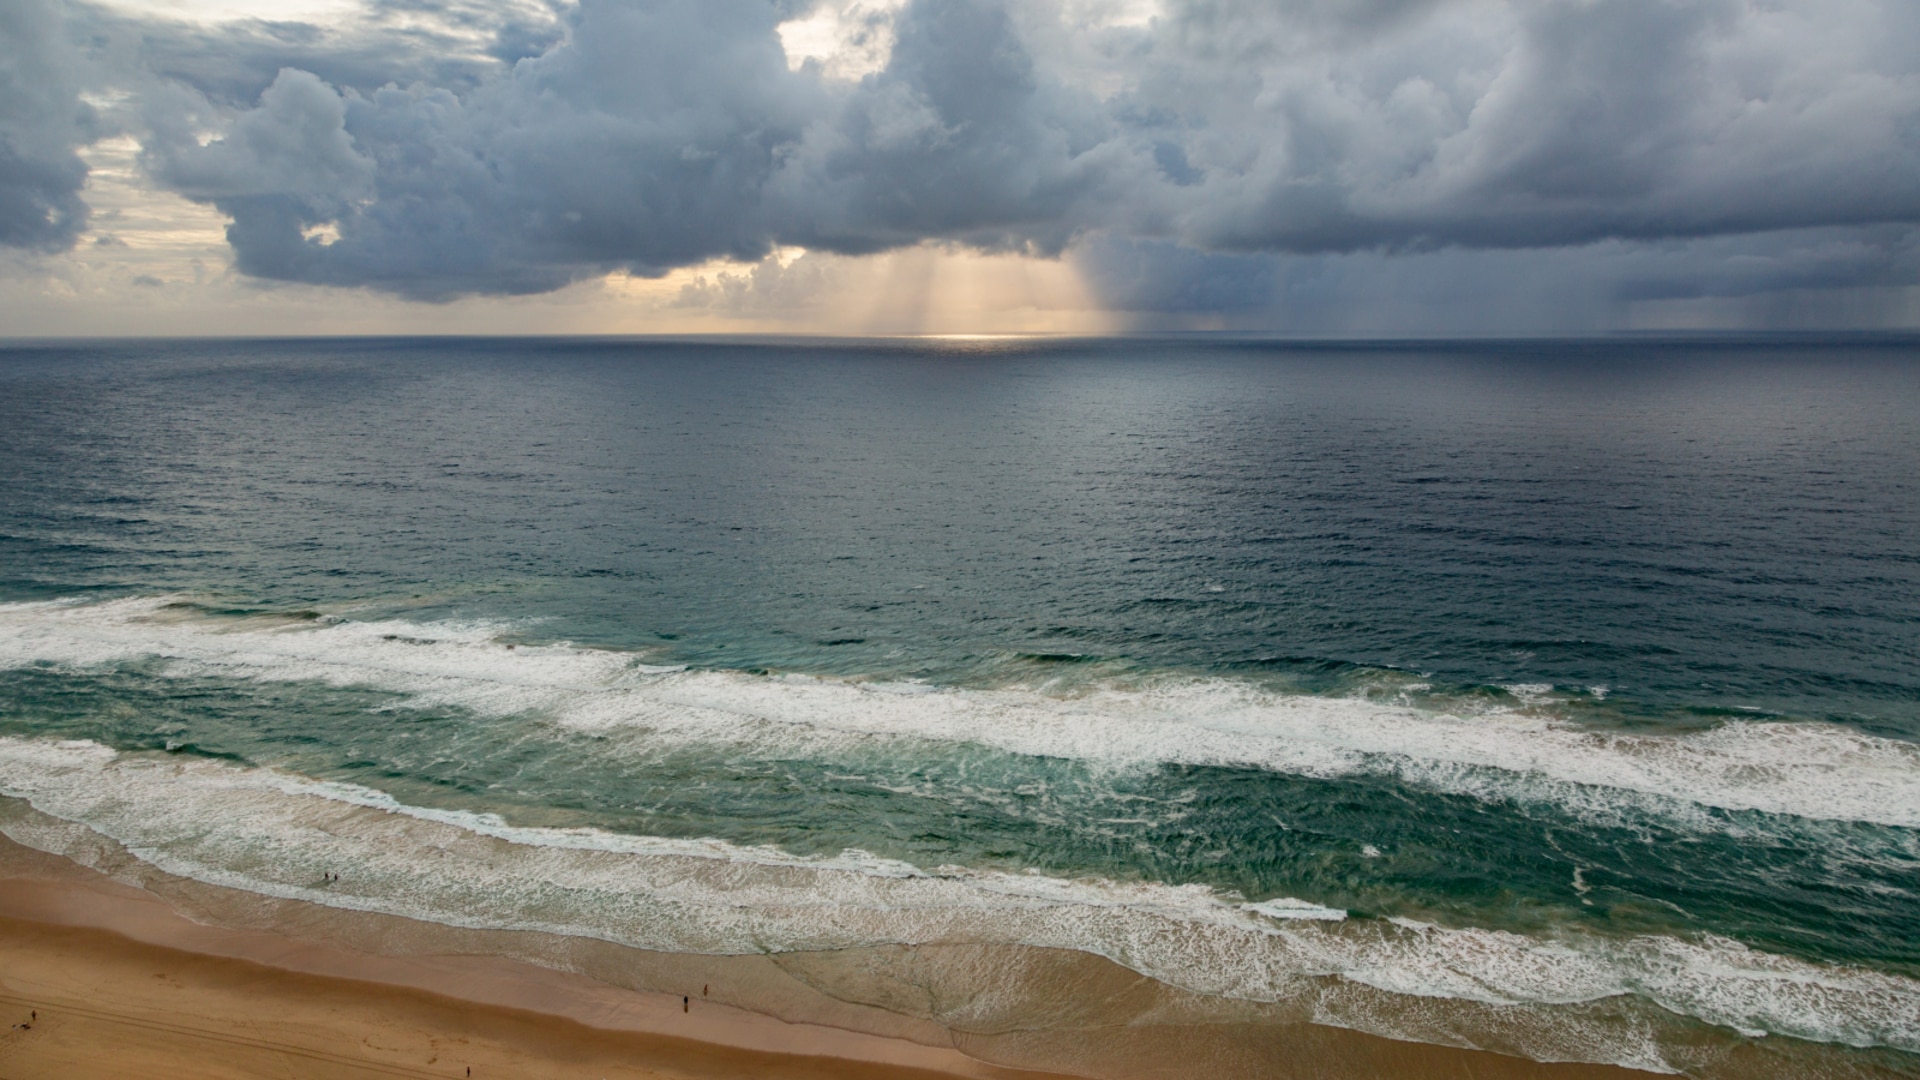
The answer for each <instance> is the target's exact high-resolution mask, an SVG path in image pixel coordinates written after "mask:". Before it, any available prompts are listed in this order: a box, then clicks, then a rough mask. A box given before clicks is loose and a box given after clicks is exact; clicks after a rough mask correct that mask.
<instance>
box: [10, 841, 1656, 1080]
mask: <svg viewBox="0 0 1920 1080" xmlns="http://www.w3.org/2000/svg"><path fill="white" fill-rule="evenodd" d="M221 891H225V890H221ZM272 906H273V907H274V908H275V912H274V914H275V916H276V918H275V920H274V921H276V922H278V923H279V924H280V926H278V927H276V928H274V929H262V928H237V927H233V926H216V925H208V924H206V923H203V922H197V921H194V920H192V919H189V918H188V917H186V916H185V915H182V914H181V913H180V912H179V911H177V910H176V909H175V906H173V904H170V903H169V902H168V900H167V899H166V898H163V897H162V896H160V895H156V893H155V892H153V891H150V890H148V889H142V888H138V887H136V886H134V885H131V884H127V883H125V882H123V881H117V880H113V879H111V878H109V877H107V876H106V875H104V874H102V873H100V872H98V871H96V870H92V869H89V868H87V867H84V866H81V865H80V864H77V863H74V862H71V861H69V860H67V859H65V858H63V857H60V856H56V855H51V854H48V853H45V852H41V851H39V850H37V849H33V848H29V847H25V846H23V845H20V844H17V843H15V842H13V841H11V840H8V839H5V838H4V837H0V972H4V974H0V1009H7V1010H11V1011H18V1012H21V1013H22V1014H23V1015H22V1016H20V1017H14V1018H10V1019H9V1020H8V1024H9V1029H8V1030H6V1031H4V1032H0V1075H5V1076H6V1077H7V1078H8V1080H24V1078H26V1077H29V1076H42V1075H45V1076H55V1075H73V1074H75V1073H79V1074H112V1075H127V1076H136V1075H156V1076H158V1075H168V1074H169V1072H174V1073H177V1071H178V1070H179V1069H180V1068H182V1067H183V1066H184V1065H185V1063H186V1062H189V1061H190V1062H192V1069H193V1070H194V1071H195V1072H196V1073H197V1074H199V1075H206V1076H228V1075H231V1076H251V1075H263V1072H262V1069H263V1068H264V1066H262V1064H261V1063H262V1062H267V1061H287V1060H293V1059H298V1060H299V1061H301V1062H302V1064H301V1066H300V1069H299V1072H300V1074H301V1075H314V1076H341V1077H349V1076H363V1075H408V1076H411V1075H418V1076H441V1075H448V1076H461V1075H463V1074H462V1072H461V1069H464V1068H466V1067H469V1066H471V1067H473V1068H475V1073H474V1075H476V1076H500V1075H515V1076H555V1077H558V1076H586V1075H588V1074H589V1073H592V1074H593V1075H595V1076H604V1077H609V1078H610V1077H614V1076H630V1077H654V1076H686V1077H697V1076H715V1077H718V1076H742V1075H753V1076H769V1077H786V1076H792V1077H824V1076H842V1077H849V1078H855V1080H860V1078H866V1077H880V1076H897V1077H902V1078H911V1080H934V1078H937V1077H964V1078H970V1080H1015V1078H1026V1080H1058V1078H1064V1077H1068V1076H1097V1077H1116V1078H1122V1077H1128V1078H1130V1077H1136V1076H1137V1077H1149V1076H1175V1075H1183V1073H1182V1071H1181V1069H1180V1064H1181V1063H1182V1062H1185V1063H1187V1064H1188V1065H1191V1064H1192V1063H1194V1062H1196V1061H1199V1060H1201V1058H1197V1057H1194V1056H1193V1055H1194V1054H1196V1053H1199V1054H1202V1055H1204V1057H1205V1058H1209V1059H1211V1061H1210V1062H1209V1067H1210V1068H1211V1067H1213V1066H1214V1065H1224V1066H1226V1068H1227V1069H1228V1070H1229V1072H1243V1073H1244V1074H1246V1075H1264V1076H1298V1077H1315V1078H1326V1080H1343V1078H1348V1077H1352V1078H1360V1077H1389V1076H1391V1077H1413V1078H1430V1077H1431V1078H1439V1077H1448V1078H1452V1077H1460V1078H1465V1077H1474V1078H1479V1080H1493V1078H1513V1080H1521V1078H1530V1077H1541V1078H1553V1080H1626V1078H1630V1077H1635V1076H1647V1075H1652V1074H1648V1073H1642V1072H1637V1071H1633V1070H1628V1069H1624V1068H1620V1067H1617V1066H1605V1065H1586V1064H1542V1063H1538V1062H1533V1061H1529V1060H1526V1059H1522V1058H1515V1057H1508V1056H1504V1055H1500V1054H1495V1053H1491V1052H1487V1051H1479V1050H1466V1049H1458V1048H1454V1047H1446V1046H1438V1045H1432V1044H1425V1043H1413V1042H1399V1041H1396V1040H1392V1039H1387V1038H1383V1037H1380V1036H1374V1035H1367V1034H1363V1033H1359V1032H1353V1031H1349V1030H1346V1029H1341V1028H1333V1027H1327V1026H1324V1025H1319V1024H1311V1023H1304V1022H1303V1023H1295V1024H1287V1025H1284V1026H1282V1027H1278V1028H1276V1027H1274V1026H1272V1025H1265V1026H1263V1027H1261V1028H1260V1029H1259V1030H1258V1031H1257V1032H1254V1031H1249V1030H1238V1029H1236V1028H1235V1025H1232V1024H1217V1023H1216V1024H1206V1023H1196V1022H1193V1021H1194V1020H1195V1019H1197V1018H1194V1017H1188V1018H1187V1021H1188V1022H1186V1023H1184V1024H1183V1023H1182V1022H1181V1018H1180V1017H1179V1016H1178V1015H1177V1012H1178V1010H1166V1009H1159V1010H1150V1011H1157V1012H1160V1013H1163V1014H1166V1015H1162V1016H1161V1017H1160V1018H1159V1022H1157V1023H1156V1022H1151V1019H1152V1018H1150V1017H1145V1016H1143V1017H1142V1019H1144V1020H1148V1021H1149V1022H1147V1023H1137V1022H1136V1023H1133V1024H1126V1025H1121V1026H1118V1027H1113V1028H1100V1027H1094V1028H1089V1029H1086V1030H1085V1031H1084V1032H1082V1033H1081V1036H1082V1040H1083V1042H1085V1043H1086V1045H1084V1046H1081V1047H1079V1051H1080V1053H1081V1055H1082V1060H1083V1064H1084V1065H1085V1066H1086V1067H1082V1068H1070V1069H1063V1070H1057V1071H1048V1070H1045V1069H1032V1068H1027V1067H1025V1066H1024V1065H1022V1066H1019V1067H1010V1066H1007V1065H1001V1064H995V1063H992V1062H990V1061H988V1060H983V1056H982V1054H981V1053H980V1051H983V1050H984V1051H986V1052H987V1053H996V1052H997V1053H999V1054H1000V1056H1006V1053H1007V1051H1008V1049H1009V1048H1010V1047H1011V1048H1014V1049H1026V1050H1028V1051H1030V1052H1031V1053H1032V1056H1037V1057H1054V1058H1060V1057H1062V1056H1063V1051H1062V1048H1060V1047H1050V1046H1039V1045H1035V1046H1024V1045H1023V1044H1024V1043H1025V1042H1028V1041H1031V1039H1032V1036H1033V1034H1034V1033H1031V1032H1025V1033H1023V1032H1013V1033H1000V1034H998V1035H996V1036H992V1037H988V1038H985V1039H984V1040H983V1039H982V1038H981V1037H980V1036H978V1035H975V1034H969V1033H966V1032H960V1031H954V1030H951V1029H948V1028H946V1027H943V1026H942V1025H940V1024H938V1023H935V1022H933V1021H930V1020H921V1019H916V1018H914V1017H911V1016H905V1015H901V1014H899V1013H897V1012H890V1011H887V1010H883V1009H879V1008H875V1007H873V1006H870V1005H862V1004H859V1003H857V1002H854V1001H848V1000H845V999H839V998H833V997H828V996H827V995H824V994H822V993H821V992H820V991H819V990H818V989H815V988H814V987H813V986H810V985H808V984H807V983H805V982H802V981H800V980H799V979H797V978H794V977H793V976H792V975H791V974H790V973H788V972H786V971H785V970H784V969H783V968H781V967H780V966H779V964H778V963H776V961H775V959H774V958H770V957H765V956H751V957H708V956H671V957H667V958H666V959H667V960H668V963H667V964H666V965H665V966H666V967H669V968H671V967H676V966H677V967H679V968H681V970H682V974H684V975H685V976H686V977H687V978H688V979H689V980H691V979H692V978H695V977H698V976H700V975H703V974H704V975H705V976H706V978H707V980H708V981H707V982H705V983H702V984H701V985H692V984H691V982H690V981H689V985H688V986H687V987H686V990H687V993H686V995H685V996H686V997H687V998H688V999H689V1000H688V1001H687V1002H686V1004H685V1005H684V1006H683V1003H682V1001H681V999H680V997H681V996H680V995H675V994H669V993H665V992H660V991H657V990H655V991H646V990H640V989H632V988H627V987H622V986H618V985H614V984H611V983H608V982H604V981H601V980H599V979H595V978H592V977H590V976H588V975H584V974H578V973H574V972H570V971H564V970H555V969H554V968H550V967H546V966H542V965H540V964H535V963H530V962H527V961H525V960H521V959H515V958H514V957H511V956H504V955H489V954H487V953H484V952H475V951H471V949H469V950H468V951H461V949H460V947H459V946H461V945H467V946H471V945H473V944H474V943H475V942H474V941H473V940H471V939H470V940H469V941H466V942H456V941H441V942H437V943H436V942H433V941H431V940H430V939H431V938H433V937H435V936H440V935H436V934H435V933H434V932H433V931H434V929H435V928H431V927H419V926H417V925H416V926H414V927H411V928H408V927H394V926H387V927H373V928H372V929H373V930H375V931H376V937H384V940H385V941H386V943H387V944H388V945H395V944H398V945H400V946H401V949H400V950H396V951H395V952H386V951H368V950H366V949H363V948H353V947H347V946H343V945H342V944H340V943H339V942H337V941H329V940H326V938H327V937H328V936H329V935H328V934H326V933H325V932H324V930H325V926H326V924H328V923H330V922H331V921H332V920H333V919H334V917H335V916H336V915H337V914H338V913H335V912H332V911H330V910H328V911H311V910H307V911H302V910H301V909H311V908H313V907H314V905H309V904H304V903H301V902H298V901H273V902H272ZM303 917H304V918H306V919H307V920H309V922H308V925H309V927H310V928H314V929H319V930H321V931H322V932H321V933H316V934H313V935H305V934H299V933H290V932H288V930H289V929H290V928H291V927H290V925H289V924H290V923H292V924H297V923H298V922H299V920H301V919H302V918H303ZM373 920H374V921H384V922H392V923H407V922H410V920H402V919H397V918H395V917H390V916H379V917H373ZM356 921H361V922H366V921H368V920H366V919H357V920H356ZM409 929H412V930H425V931H427V936H428V938H429V940H428V941H425V942H412V943H409V942H407V941H406V940H405V938H404V936H395V932H396V931H398V932H400V933H401V934H402V935H404V933H405V932H406V931H408V930H409ZM382 932H384V934H382ZM467 933H468V934H473V933H478V932H467ZM456 936H457V935H456ZM423 944H424V945H426V946H428V947H426V948H425V949H422V948H420V946H421V945H423ZM436 945H441V946H444V945H453V946H454V948H452V949H444V948H436V947H435V946H436ZM628 951H632V950H628ZM1075 963H1076V964H1077V965H1078V967H1077V969H1076V970H1078V971H1080V972H1085V971H1089V970H1095V969H1098V968H1099V967H1100V966H1102V965H1105V966H1107V967H1113V965H1106V963H1105V962H1104V961H1098V960H1097V958H1084V959H1078V960H1076V961H1075ZM660 974H661V972H657V971H656V972H654V973H652V975H653V976H654V977H655V978H656V979H657V978H658V976H659V975H660ZM1137 978H1138V977H1135V979H1137ZM1125 981H1126V980H1123V982H1125ZM742 982H745V983H748V984H751V986H750V988H749V989H747V990H746V991H744V992H743V989H742V985H741V983H742ZM716 983H717V984H720V985H718V986H716V985H715V984H716ZM1073 988H1074V989H1075V990H1076V991H1078V990H1081V989H1084V990H1085V992H1086V993H1087V995H1088V997H1089V999H1090V1000H1089V1001H1088V1002H1087V1003H1086V1004H1087V1005H1088V1006H1089V1007H1090V1008H1094V1009H1097V1008H1099V1007H1100V1006H1101V1005H1103V1004H1105V1003H1106V1001H1107V999H1110V998H1111V997H1112V996H1113V993H1114V988H1113V986H1110V985H1106V984H1104V983H1103V981H1102V980H1101V979H1099V978H1094V979H1092V980H1090V981H1086V982H1084V983H1076V984H1075V985H1074V987H1073ZM703 989H706V990H707V991H708V996H706V997H704V998H703V997H702V996H701V992H702V990H703ZM716 990H717V991H719V992H720V993H719V994H715V993H713V991H716ZM1127 992H1137V990H1136V989H1134V988H1131V987H1128V988H1127ZM742 996H746V997H749V998H753V999H755V1000H757V1001H759V1002H762V1003H764V1002H765V1001H767V1000H769V999H770V998H774V997H777V998H780V999H782V1000H781V1005H782V1010H781V1011H783V1012H785V1013H787V1014H788V1015H787V1017H786V1018H783V1017H780V1016H775V1015H770V1014H769V1013H768V1012H764V1011H759V1010H755V1009H752V1008H746V1007H742V1006H741V1005H739V1004H734V1003H730V1002H729V1001H728V1000H716V998H717V997H719V998H731V999H732V1000H734V1001H738V1000H739V999H740V998H741V997H742ZM1121 996H1125V993H1124V992H1123V993H1122V995H1121ZM809 997H813V998H818V999H819V1000H808V999H809ZM36 1003H40V1004H36ZM35 1008H38V1009H39V1010H40V1011H41V1012H42V1014H43V1022H42V1023H41V1024H40V1025H39V1026H38V1027H37V1028H32V1029H27V1030H21V1029H15V1028H12V1027H11V1025H13V1024H16V1023H20V1022H23V1021H25V1020H26V1015H25V1014H26V1012H27V1011H28V1010H30V1009H35ZM808 1013H811V1014H813V1015H814V1016H816V1017H819V1018H831V1019H832V1020H834V1021H838V1022H837V1023H822V1022H818V1021H817V1020H816V1021H813V1022H808V1021H799V1022H796V1021H795V1020H794V1019H792V1016H794V1015H796V1014H800V1015H804V1014H808ZM1040 1041H1041V1042H1046V1041H1047V1040H1046V1039H1044V1038H1042V1039H1041V1040H1040ZM1055 1041H1059V1040H1055ZM1143 1048H1159V1049H1163V1050H1164V1051H1165V1053H1152V1052H1149V1053H1146V1054H1145V1055H1144V1056H1142V1054H1141V1053H1140V1050H1142V1049H1143ZM456 1049H457V1050H458V1053H459V1054H462V1055H465V1058H464V1059H462V1060H458V1061H456V1060H455V1050H456ZM969 1050H972V1051H975V1052H973V1053H969V1052H968V1051H969ZM1073 1051H1074V1048H1073V1047H1067V1048H1065V1056H1067V1057H1071V1056H1072V1053H1073ZM1156 1058H1157V1059H1158V1060H1155V1059H1156ZM430 1059H431V1060H430ZM455 1065H458V1066H459V1067H458V1068H455V1067H454V1066H455ZM1236 1065H1237V1066H1239V1068H1238V1069H1235V1068H1234V1066H1236ZM282 1068H283V1069H284V1067H282ZM448 1069H451V1070H452V1071H446V1070H448Z"/></svg>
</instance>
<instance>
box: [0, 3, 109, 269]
mask: <svg viewBox="0 0 1920 1080" xmlns="http://www.w3.org/2000/svg"><path fill="white" fill-rule="evenodd" d="M94 119H95V118H94V114H93V110H92V109H91V108H89V107H88V106H87V105H86V104H85V103H83V102H82V101H81V99H80V79H79V78H78V76H77V62H76V61H75V59H74V57H73V55H72V50H71V48H70V47H69V45H68V42H67V38H66V27H65V25H64V24H63V21H62V20H61V18H60V17H59V13H58V11H57V10H56V9H55V8H54V7H53V5H52V3H50V2H49V0H8V3H6V4H0V245H5V246H10V247H17V248H27V249H31V250H37V251H61V250H64V249H66V248H69V247H72V246H73V244H74V241H75V239H76V238H77V237H78V236H79V234H80V233H81V232H82V231H84V230H85V229H86V225H87V204H86V203H85V202H84V201H82V199H81V197H80V190H81V188H82V187H83V186H84V185H85V183H86V179H87V167H86V164H85V163H84V162H83V161H82V160H81V159H80V156H79V154H78V153H77V152H76V151H77V150H78V149H79V148H80V147H82V146H84V145H85V144H86V143H88V142H90V141H91V140H92V139H93V137H94V134H95V131H94Z"/></svg>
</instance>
